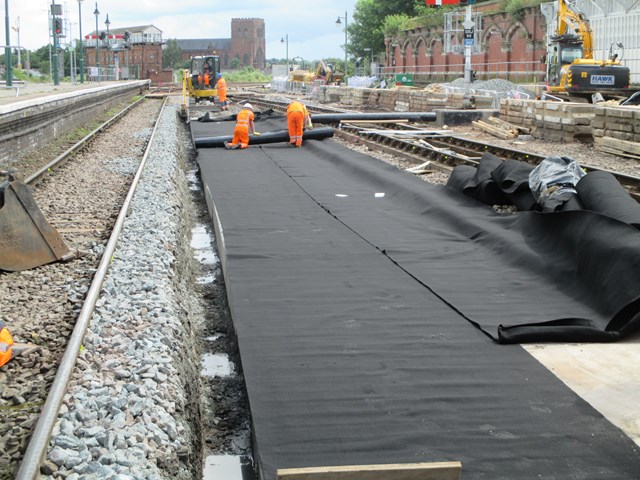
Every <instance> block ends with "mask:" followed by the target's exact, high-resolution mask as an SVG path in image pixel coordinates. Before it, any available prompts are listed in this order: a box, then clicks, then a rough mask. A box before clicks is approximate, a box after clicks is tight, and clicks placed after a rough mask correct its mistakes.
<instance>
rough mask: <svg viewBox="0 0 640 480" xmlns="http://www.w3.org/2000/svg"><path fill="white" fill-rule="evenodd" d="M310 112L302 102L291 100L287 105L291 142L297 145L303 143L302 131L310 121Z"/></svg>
mask: <svg viewBox="0 0 640 480" xmlns="http://www.w3.org/2000/svg"><path fill="white" fill-rule="evenodd" d="M308 119H309V112H308V110H307V107H305V106H304V104H303V103H301V102H291V103H290V104H289V106H288V107H287V128H288V130H289V143H291V144H295V145H296V146H298V147H299V146H300V145H302V132H303V130H304V126H305V124H306V123H307V122H308Z"/></svg>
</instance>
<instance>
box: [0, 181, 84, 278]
mask: <svg viewBox="0 0 640 480" xmlns="http://www.w3.org/2000/svg"><path fill="white" fill-rule="evenodd" d="M0 175H1V176H2V178H3V180H2V182H0V270H5V271H10V272H17V271H21V270H28V269H30V268H35V267H38V266H40V265H45V264H47V263H51V262H55V261H58V260H63V261H66V260H69V259H71V258H73V255H72V253H71V252H70V251H69V248H68V247H67V246H66V245H65V243H64V241H63V240H62V238H61V237H60V234H59V233H58V232H57V230H56V229H55V228H53V227H52V226H51V225H50V224H49V223H48V222H47V220H46V219H45V217H44V215H43V214H42V212H41V211H40V209H39V208H38V206H37V205H36V202H35V200H34V198H33V195H32V194H31V189H30V187H28V186H27V185H26V184H24V183H22V182H21V181H20V180H18V179H17V178H16V176H15V173H14V172H8V171H0Z"/></svg>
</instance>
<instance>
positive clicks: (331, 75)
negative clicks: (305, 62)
mask: <svg viewBox="0 0 640 480" xmlns="http://www.w3.org/2000/svg"><path fill="white" fill-rule="evenodd" d="M343 78H344V74H343V73H339V72H334V71H333V65H331V64H327V63H324V61H322V60H320V61H319V62H318V64H317V65H316V69H315V71H311V70H303V69H296V70H292V71H291V73H290V74H289V80H290V81H293V82H304V83H311V82H313V81H315V80H322V82H323V83H324V84H325V85H329V84H331V83H340V82H341V81H342V80H343Z"/></svg>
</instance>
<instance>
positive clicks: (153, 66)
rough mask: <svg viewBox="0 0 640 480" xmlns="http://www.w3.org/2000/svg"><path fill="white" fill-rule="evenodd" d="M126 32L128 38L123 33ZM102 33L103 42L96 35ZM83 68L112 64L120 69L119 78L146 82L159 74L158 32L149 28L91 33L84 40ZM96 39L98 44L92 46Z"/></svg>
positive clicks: (153, 28) (154, 28)
mask: <svg viewBox="0 0 640 480" xmlns="http://www.w3.org/2000/svg"><path fill="white" fill-rule="evenodd" d="M127 32H128V37H129V38H128V39H125V34H126V33H127ZM101 33H104V34H105V38H104V40H101V39H100V34H101ZM84 38H85V44H84V48H85V65H86V66H87V67H95V66H96V48H98V65H99V66H100V67H112V66H114V65H115V64H116V63H118V66H119V67H120V69H121V75H120V78H124V79H127V78H140V79H148V78H152V77H154V76H156V75H158V74H159V73H160V72H161V71H162V43H163V42H162V30H160V29H158V28H157V27H154V26H153V25H142V26H136V27H126V28H116V29H113V30H109V34H108V35H107V33H106V32H98V34H97V35H96V32H95V31H94V32H91V33H90V34H88V35H86V36H85V37H84ZM96 40H97V42H98V45H97V47H96Z"/></svg>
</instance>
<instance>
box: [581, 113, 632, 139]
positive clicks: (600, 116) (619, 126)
mask: <svg viewBox="0 0 640 480" xmlns="http://www.w3.org/2000/svg"><path fill="white" fill-rule="evenodd" d="M594 110H595V117H594V119H593V121H592V123H591V125H592V127H593V138H594V140H595V141H596V143H597V142H598V139H599V138H602V137H612V138H616V139H618V140H626V141H630V142H640V108H639V107H599V106H596V107H595V108H594Z"/></svg>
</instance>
